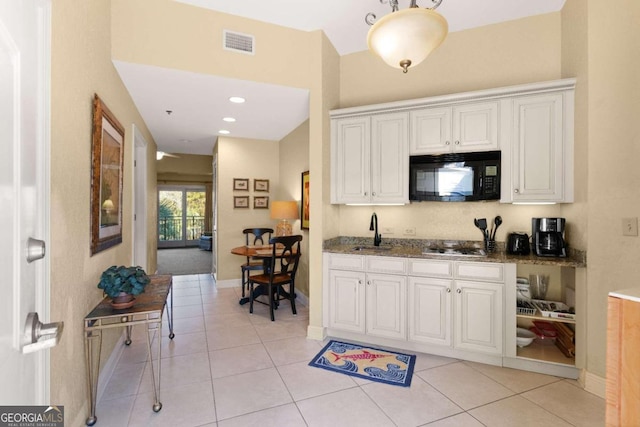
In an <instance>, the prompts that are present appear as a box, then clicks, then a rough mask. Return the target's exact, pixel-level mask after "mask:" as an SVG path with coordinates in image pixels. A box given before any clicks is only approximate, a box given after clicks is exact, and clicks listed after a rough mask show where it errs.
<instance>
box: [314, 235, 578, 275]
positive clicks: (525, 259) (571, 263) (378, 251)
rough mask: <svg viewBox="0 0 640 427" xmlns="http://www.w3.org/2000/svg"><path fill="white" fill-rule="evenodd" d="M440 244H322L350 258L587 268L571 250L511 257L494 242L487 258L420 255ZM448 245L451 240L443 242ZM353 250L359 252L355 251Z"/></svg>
mask: <svg viewBox="0 0 640 427" xmlns="http://www.w3.org/2000/svg"><path fill="white" fill-rule="evenodd" d="M443 242H445V241H442V240H429V239H385V240H383V242H382V244H381V245H380V246H379V247H378V248H374V247H373V239H372V238H364V237H347V236H341V237H335V238H333V239H329V240H325V241H324V244H323V250H324V252H331V253H340V254H351V255H378V256H391V257H403V258H421V259H445V260H449V261H470V262H499V263H513V264H535V265H554V266H559V267H574V268H581V267H586V266H587V261H586V260H587V256H586V253H585V252H583V251H577V250H571V248H569V251H568V252H569V256H568V257H566V258H560V257H539V256H536V255H533V254H530V255H511V254H507V253H506V251H505V245H504V242H497V245H496V251H495V252H491V253H488V254H487V255H486V256H464V255H460V256H456V255H435V254H423V253H422V251H423V248H426V247H430V246H442V244H443ZM446 242H447V243H449V244H450V242H451V241H450V240H447V241H446ZM456 245H458V246H460V247H464V248H483V247H484V245H483V242H481V241H456ZM356 247H361V249H359V250H356V249H355V248H356Z"/></svg>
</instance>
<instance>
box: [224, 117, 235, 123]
mask: <svg viewBox="0 0 640 427" xmlns="http://www.w3.org/2000/svg"><path fill="white" fill-rule="evenodd" d="M222 120H223V121H225V122H227V123H233V122H235V121H236V119H234V118H233V117H223V118H222Z"/></svg>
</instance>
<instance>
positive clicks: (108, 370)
mask: <svg viewBox="0 0 640 427" xmlns="http://www.w3.org/2000/svg"><path fill="white" fill-rule="evenodd" d="M126 339H127V330H126V328H124V329H123V330H122V334H120V338H119V339H118V341H117V342H116V345H115V346H114V347H113V351H112V352H111V354H110V355H109V358H108V359H107V363H105V364H104V366H103V367H102V368H101V369H100V375H99V376H98V391H97V399H96V402H99V401H100V399H101V398H102V395H103V394H104V390H105V389H106V388H107V385H108V384H109V380H110V379H111V376H112V375H113V373H114V372H115V370H116V366H117V365H118V362H119V361H120V356H122V352H123V351H124V346H125V344H124V342H125V340H126Z"/></svg>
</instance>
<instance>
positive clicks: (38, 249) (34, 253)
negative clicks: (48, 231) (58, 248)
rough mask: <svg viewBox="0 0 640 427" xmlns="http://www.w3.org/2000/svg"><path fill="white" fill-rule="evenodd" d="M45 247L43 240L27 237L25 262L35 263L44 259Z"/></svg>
mask: <svg viewBox="0 0 640 427" xmlns="http://www.w3.org/2000/svg"><path fill="white" fill-rule="evenodd" d="M45 249H46V245H45V243H44V240H38V239H34V238H32V237H29V239H28V240H27V262H33V261H37V260H39V259H42V258H44V255H45Z"/></svg>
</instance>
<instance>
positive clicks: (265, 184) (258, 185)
mask: <svg viewBox="0 0 640 427" xmlns="http://www.w3.org/2000/svg"><path fill="white" fill-rule="evenodd" d="M253 191H269V180H268V179H254V180H253Z"/></svg>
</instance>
